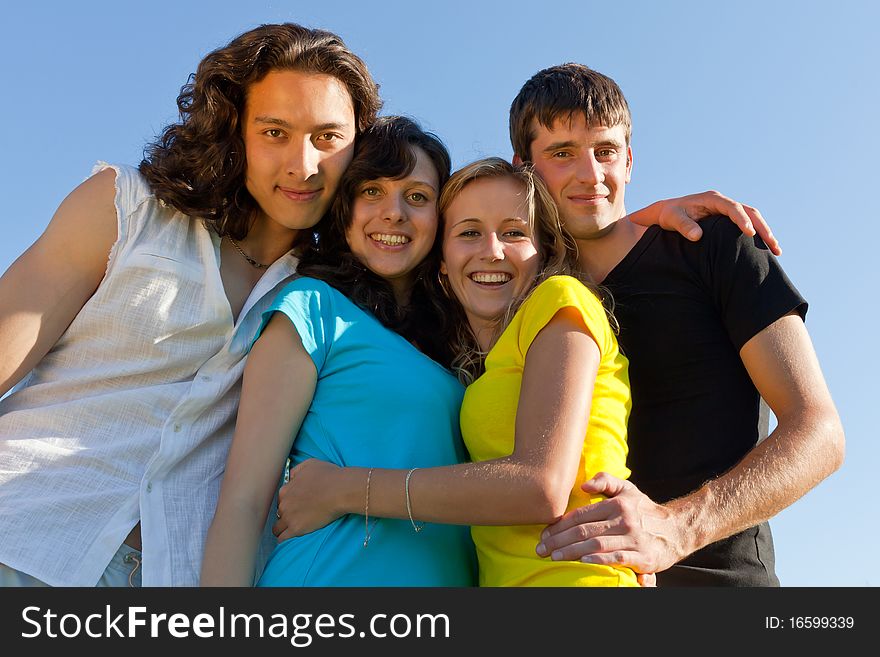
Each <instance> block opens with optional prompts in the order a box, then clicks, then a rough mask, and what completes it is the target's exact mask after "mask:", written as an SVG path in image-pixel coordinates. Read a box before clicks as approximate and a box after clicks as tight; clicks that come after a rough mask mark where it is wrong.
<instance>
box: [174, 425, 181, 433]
mask: <svg viewBox="0 0 880 657" xmlns="http://www.w3.org/2000/svg"><path fill="white" fill-rule="evenodd" d="M178 431H180V425H179V424H175V425H174V433H177V432H178Z"/></svg>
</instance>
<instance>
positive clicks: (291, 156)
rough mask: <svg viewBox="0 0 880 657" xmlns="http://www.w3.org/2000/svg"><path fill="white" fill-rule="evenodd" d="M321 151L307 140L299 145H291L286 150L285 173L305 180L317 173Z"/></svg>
mask: <svg viewBox="0 0 880 657" xmlns="http://www.w3.org/2000/svg"><path fill="white" fill-rule="evenodd" d="M320 161H321V151H319V150H318V149H317V148H315V145H314V144H313V143H312V142H311V140H309V139H305V140H303V142H302V143H301V144H295V143H292V144H291V145H290V148H289V149H288V156H287V173H288V174H289V175H292V176H295V177H298V178H300V179H302V180H307V179H309V178H311V177H312V176H314V175H316V174H317V173H318V164H319V163H320Z"/></svg>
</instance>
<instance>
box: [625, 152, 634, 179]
mask: <svg viewBox="0 0 880 657" xmlns="http://www.w3.org/2000/svg"><path fill="white" fill-rule="evenodd" d="M632 170H633V149H632V146H627V147H626V182H629V181H630V179H632Z"/></svg>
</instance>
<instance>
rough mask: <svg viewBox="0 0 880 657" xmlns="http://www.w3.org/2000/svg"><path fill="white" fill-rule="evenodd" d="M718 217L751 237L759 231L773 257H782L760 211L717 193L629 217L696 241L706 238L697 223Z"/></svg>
mask: <svg viewBox="0 0 880 657" xmlns="http://www.w3.org/2000/svg"><path fill="white" fill-rule="evenodd" d="M717 214H721V215H724V216H726V217H728V218H729V219H730V220H731V221H732V222H733V223H735V224H736V225H737V226H739V228H740V230H742V232H743V233H745V234H746V235H748V236H750V237H751V236H753V235H754V234H755V233H756V232H757V234H758V235H759V236H760V237H761V239H763V240H764V243H765V244H766V245H767V247H768V248H769V249H770V251H771V252H772V253H773V254H774V255H777V256H778V255H782V249H781V248H780V247H779V242H778V241H777V240H776V238H775V237H774V236H773V233H772V231H771V230H770V226H768V225H767V222H766V221H765V220H764V217H763V216H762V215H761V213H760V212H758V210H757V208H753V207H751V206H748V205H743V204H742V203H738V202H737V201H734V200H733V199H731V198H728V197H727V196H724V195H723V194H720V193H718V192H716V191H714V190H713V191H708V192H702V193H700V194H690V195H688V196H681V197H679V198H672V199H665V200H663V201H657V202H656V203H652V204H651V205H649V206H647V207H644V208H642V209H641V210H636V211H635V212H631V213H630V214H628V215H627V218H628V219H629V220H630V221H632V222H633V223H636V224H640V225H642V226H652V225H654V224H656V225H658V226H660V227H661V228H664V229H665V230H675V231H678V232H679V233H681V234H682V235H684V236H685V237H686V238H687V239H689V240H691V241H696V240H698V239H700V238H701V237H702V236H703V229H702V228H700V227H699V225H698V224H697V221H699V220H700V219H705V218H706V217H711V216H712V215H717Z"/></svg>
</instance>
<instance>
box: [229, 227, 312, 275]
mask: <svg viewBox="0 0 880 657" xmlns="http://www.w3.org/2000/svg"><path fill="white" fill-rule="evenodd" d="M298 233H299V231H297V230H291V229H289V228H282V227H281V226H278V225H269V222H267V221H266V220H265V218H264V217H260V218H259V219H257V220H256V221H255V222H254V223H253V225H252V226H251V228H250V230H249V231H248V234H247V235H245V237H244V239H241V240H236V242H238V245H239V246H240V247H241V248H242V250H244V252H245V253H247V254H248V255H249V256H250V257H251V258H253V259H254V260H256V261H257V262H261V263H263V264H265V265H271V264H272V263H273V262H275V261H276V260H278V258H280V257H282V256H283V255H285V254H286V253H287V252H288V251H290V249H291V248H293V243H294V241H295V240H296V237H297V234H298Z"/></svg>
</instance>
